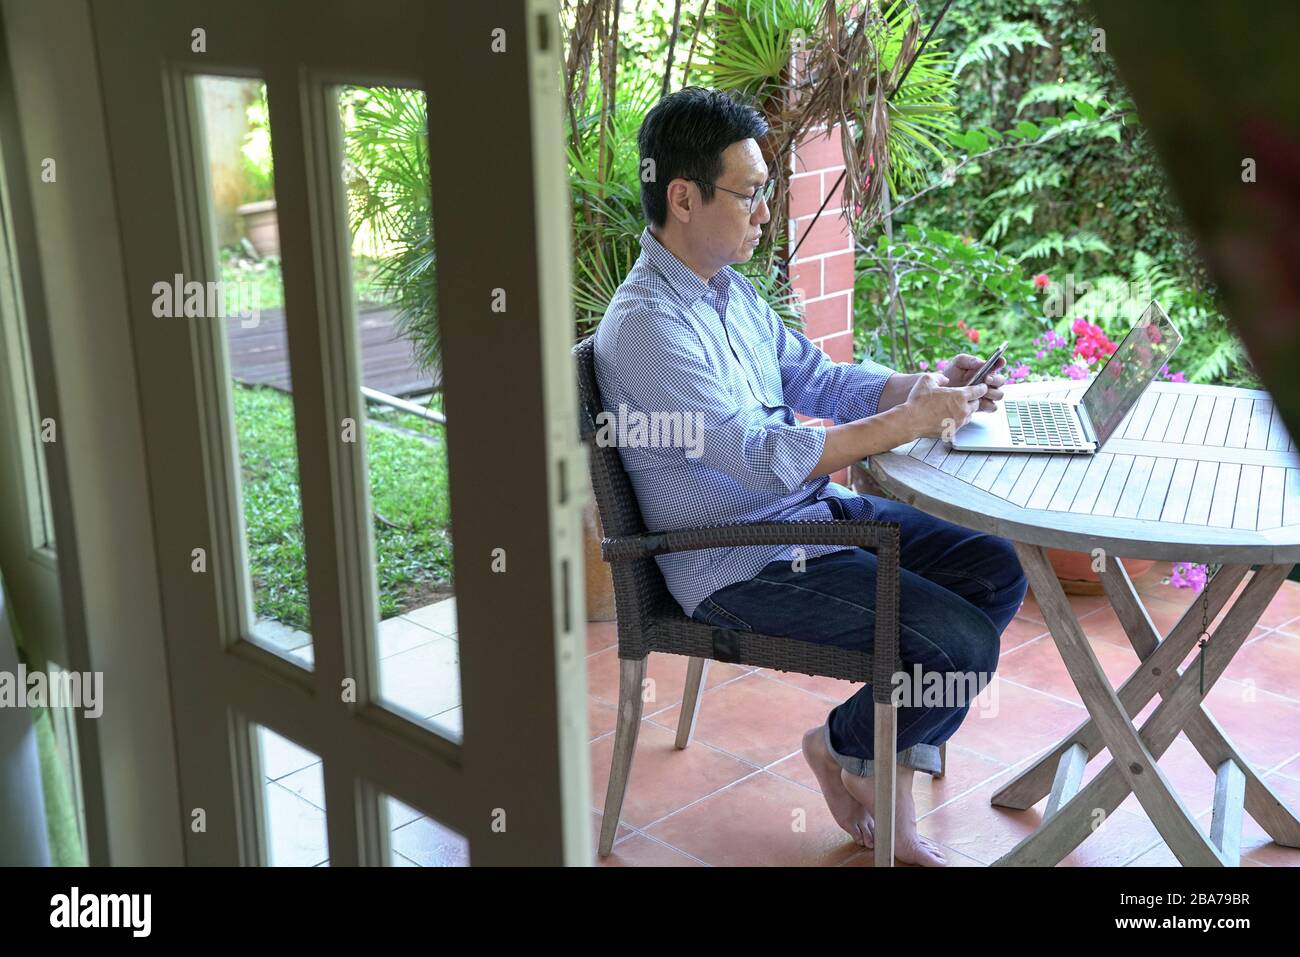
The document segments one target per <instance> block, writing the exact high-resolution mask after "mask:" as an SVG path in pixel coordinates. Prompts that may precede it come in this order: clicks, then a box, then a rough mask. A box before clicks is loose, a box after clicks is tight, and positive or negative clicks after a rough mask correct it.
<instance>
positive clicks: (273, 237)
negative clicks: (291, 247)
mask: <svg viewBox="0 0 1300 957" xmlns="http://www.w3.org/2000/svg"><path fill="white" fill-rule="evenodd" d="M235 212H237V213H238V214H239V215H240V217H241V218H242V219H243V220H244V232H245V233H247V234H248V241H249V242H250V243H252V244H253V248H254V249H256V250H257V254H258V255H259V256H278V255H280V221H279V219H278V218H277V216H276V211H275V200H273V199H266V200H262V201H261V202H257V203H245V204H244V205H243V206H240V207H239V208H238V209H236V210H235Z"/></svg>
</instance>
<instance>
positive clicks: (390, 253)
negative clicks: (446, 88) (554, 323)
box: [337, 86, 461, 741]
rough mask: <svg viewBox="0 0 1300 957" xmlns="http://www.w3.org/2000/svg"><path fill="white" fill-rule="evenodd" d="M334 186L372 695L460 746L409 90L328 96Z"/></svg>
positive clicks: (431, 278) (421, 141)
mask: <svg viewBox="0 0 1300 957" xmlns="http://www.w3.org/2000/svg"><path fill="white" fill-rule="evenodd" d="M337 99H338V106H339V123H340V127H341V129H342V142H343V170H342V173H343V177H344V181H345V183H346V188H347V196H348V220H349V222H348V226H349V229H350V231H351V238H352V246H351V251H352V280H353V293H354V296H355V315H356V317H357V341H358V343H359V347H360V349H359V356H358V359H359V367H360V368H359V372H360V379H361V385H362V404H363V405H364V407H365V409H366V416H367V427H366V435H365V441H366V447H367V465H368V468H369V492H370V507H371V524H372V535H373V541H374V550H375V554H374V556H373V558H374V560H373V562H372V567H373V568H374V569H375V578H376V582H375V584H376V589H377V599H378V601H377V604H378V607H379V618H380V621H379V626H378V636H379V644H378V648H377V657H378V659H379V693H380V697H381V698H382V700H383V701H384V703H385V704H386V705H388V706H389V707H391V708H393V709H394V710H395V711H399V712H400V713H402V714H404V715H406V716H408V717H410V718H412V719H413V720H416V721H419V722H421V723H423V724H425V725H426V726H428V727H430V728H433V729H434V730H436V731H438V732H439V733H440V734H442V735H444V736H445V737H449V738H451V739H453V740H457V741H459V740H460V737H461V721H460V714H461V710H460V703H461V702H460V664H459V661H460V658H459V644H458V640H457V627H456V601H455V594H454V591H453V589H452V580H451V571H452V563H451V555H452V552H451V528H450V521H451V511H450V501H449V497H448V472H447V443H446V438H447V427H448V425H447V421H446V417H445V416H444V415H443V401H442V398H443V397H442V390H441V374H440V371H439V369H440V355H439V348H438V343H439V339H438V315H437V301H436V286H435V276H436V273H435V263H436V256H435V253H434V229H433V224H432V217H431V211H430V200H429V161H428V149H429V139H428V119H427V118H428V110H427V104H426V101H425V95H424V93H423V92H422V91H420V90H412V89H405V88H398V87H357V86H347V87H340V88H338V90H337Z"/></svg>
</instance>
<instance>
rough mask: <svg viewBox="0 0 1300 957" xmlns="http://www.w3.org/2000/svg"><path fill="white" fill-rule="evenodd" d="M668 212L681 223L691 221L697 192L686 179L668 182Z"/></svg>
mask: <svg viewBox="0 0 1300 957" xmlns="http://www.w3.org/2000/svg"><path fill="white" fill-rule="evenodd" d="M667 200H668V214H669V215H670V216H672V217H674V218H675V219H676V220H677V221H678V222H679V223H689V222H690V221H691V214H692V213H693V212H694V204H695V201H696V200H695V194H694V193H693V192H692V191H691V184H690V183H688V182H687V181H686V180H684V179H675V180H673V181H672V182H671V183H669V184H668V195H667Z"/></svg>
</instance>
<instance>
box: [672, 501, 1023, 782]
mask: <svg viewBox="0 0 1300 957" xmlns="http://www.w3.org/2000/svg"><path fill="white" fill-rule="evenodd" d="M867 497H868V498H870V499H871V502H872V504H874V505H875V510H876V511H875V518H876V519H877V520H878V521H882V522H897V523H898V524H899V526H900V533H899V534H900V547H899V565H900V566H901V568H900V573H899V591H900V599H901V602H900V606H899V624H900V630H899V656H900V657H901V658H902V660H903V664H904V666H905V673H906V676H907V679H908V680H907V684H908V689H907V694H906V695H904V694H902V693H901V692H902V691H903V682H902V681H901V679H898V678H897V677H896V680H899V682H900V683H899V685H898V687H896V688H895V689H894V691H893V692H892V693H894V694H895V695H897V697H896V700H898V701H899V702H900V705H901V706H900V707H899V709H898V752H899V753H898V763H899V764H901V765H903V766H904V767H911V768H916V769H918V770H922V771H938V770H939V745H940V744H942V743H943V742H944V741H947V740H948V738H950V737H951V736H952V735H953V733H954V732H955V731H956V730H957V729H958V728H959V727H960V726H961V723H962V720H963V719H964V718H965V717H966V714H967V712H968V711H969V710H970V703H971V697H972V696H968V695H966V694H957V695H956V696H955V697H954V696H953V695H952V694H947V695H943V696H940V695H928V694H922V693H921V691H920V688H919V686H918V684H917V683H916V682H914V681H913V679H914V678H915V677H917V676H920V677H922V679H923V682H924V684H926V685H928V686H929V687H931V688H932V689H933V688H934V687H935V686H937V685H940V684H941V685H942V687H943V688H945V689H947V690H949V691H952V690H958V691H960V690H961V689H963V688H970V687H971V685H972V682H973V681H975V680H978V682H979V684H978V687H980V688H982V687H983V686H984V684H986V683H987V682H988V681H991V680H992V676H993V672H994V670H995V669H996V668H997V663H998V652H999V645H1000V639H1001V636H1002V632H1003V630H1004V629H1005V628H1006V627H1007V625H1009V624H1010V623H1011V619H1012V618H1014V617H1015V614H1016V612H1017V611H1018V610H1019V608H1020V603H1021V602H1022V601H1023V600H1024V597H1025V591H1026V589H1027V587H1028V585H1027V582H1026V581H1025V576H1024V572H1023V570H1022V569H1021V567H1020V560H1019V559H1018V558H1017V557H1016V553H1015V550H1014V549H1013V548H1012V546H1011V543H1010V542H1008V541H1007V540H1006V539H1004V538H998V537H997V536H994V535H986V534H984V533H982V532H974V531H971V530H970V529H968V528H962V527H961V526H959V525H954V524H953V523H951V522H946V521H944V520H943V519H939V518H935V517H933V516H931V515H927V514H926V513H925V512H922V511H921V510H920V509H917V508H914V507H912V506H911V505H905V504H903V503H902V502H895V501H892V500H890V499H884V498H877V497H876V496H867ZM827 502H828V503H829V504H830V507H831V511H832V512H833V513H834V514H835V515H836V516H837V517H839V518H845V517H847V515H846V513H845V512H844V510H843V506H841V504H840V503H839V501H837V500H836V499H828V500H827ZM875 599H876V556H875V554H874V553H872V552H868V551H866V550H864V549H861V548H854V549H850V550H847V551H843V552H836V553H834V554H831V555H822V556H819V557H817V558H813V559H808V560H806V561H805V562H804V563H803V564H802V567H800V566H799V565H798V563H794V562H787V561H781V562H773V563H772V564H770V565H768V566H767V567H766V568H764V569H763V570H762V571H761V572H759V573H758V575H756V576H755V577H754V578H752V579H750V580H749V581H744V582H738V583H736V584H734V585H728V586H727V587H726V588H722V589H720V590H719V591H716V592H714V593H713V594H712V595H711V596H709V597H708V598H706V599H705V600H704V602H703V603H702V604H701V605H700V607H699V608H697V609H696V610H695V614H694V617H695V618H696V619H698V620H700V621H704V622H707V623H708V624H712V625H718V626H721V627H725V628H732V629H736V630H739V631H756V632H759V633H761V634H769V635H782V636H785V637H788V638H796V639H799V640H802V641H812V642H817V643H819V644H827V645H835V646H837V647H840V648H847V649H851V650H854V651H863V652H870V651H871V648H872V645H873V644H874V640H873V639H874V637H875V613H874V611H873V608H874V606H875ZM918 666H919V668H918ZM954 679H959V680H954ZM874 705H875V702H874V700H873V698H872V689H871V686H870V685H869V684H868V685H866V686H864V687H862V688H860V689H859V690H858V691H857V693H856V694H854V695H853V696H852V697H851V698H849V699H848V700H847V701H845V702H844V703H843V704H841V705H839V706H837V707H836V708H834V709H833V710H832V711H831V712H830V716H829V717H828V718H827V721H826V728H827V731H826V735H827V746H828V748H829V749H830V752H831V754H832V755H833V756H834V758H835V760H836V761H837V762H838V763H839V765H840V766H841V767H843V768H845V769H846V770H848V771H849V772H850V773H852V774H858V775H863V776H870V775H871V773H872V767H873V761H872V759H873V757H874V753H873V749H874V742H875V721H874V718H875V706H874Z"/></svg>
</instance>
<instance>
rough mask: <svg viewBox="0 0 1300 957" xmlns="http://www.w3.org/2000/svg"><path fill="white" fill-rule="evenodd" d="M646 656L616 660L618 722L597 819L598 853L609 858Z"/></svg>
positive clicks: (636, 730) (632, 745) (636, 728)
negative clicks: (602, 806)
mask: <svg viewBox="0 0 1300 957" xmlns="http://www.w3.org/2000/svg"><path fill="white" fill-rule="evenodd" d="M645 661H646V660H645V659H644V658H637V659H630V658H620V659H619V660H618V724H617V725H616V726H615V728H614V756H613V760H612V761H611V762H610V766H609V786H608V787H607V788H606V790H605V816H604V817H603V818H602V819H601V822H600V844H599V846H598V848H597V852H598V853H599V854H600V856H601V857H609V852H610V851H612V850H613V849H614V835H615V834H616V833H618V819H619V817H620V816H621V815H622V813H623V798H624V796H625V795H626V794H627V781H628V777H629V775H630V774H631V773H632V755H633V754H634V753H635V752H636V739H637V734H638V733H639V732H640V730H641V707H642V700H641V688H642V685H643V684H644V683H645Z"/></svg>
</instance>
